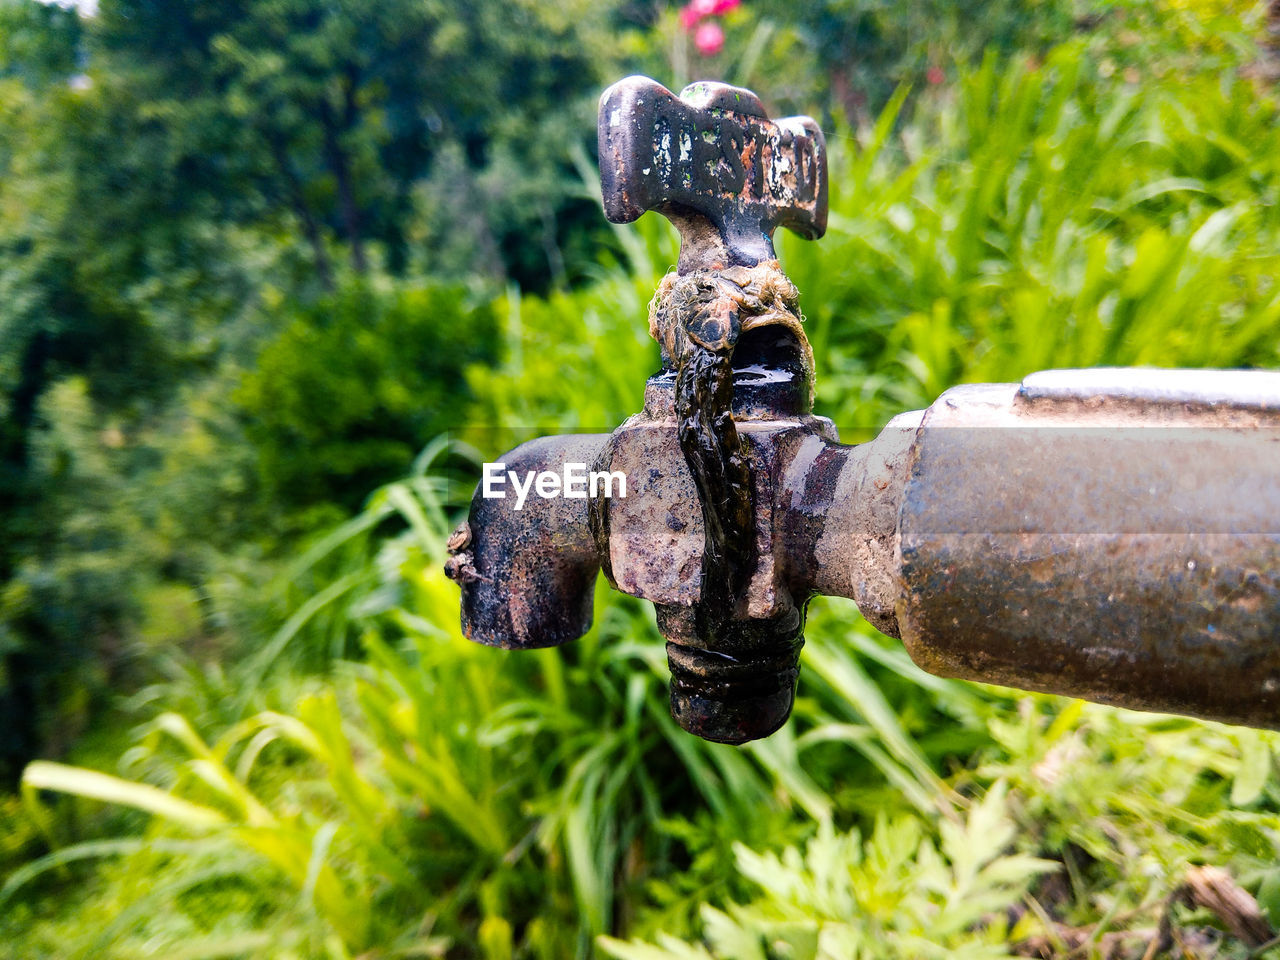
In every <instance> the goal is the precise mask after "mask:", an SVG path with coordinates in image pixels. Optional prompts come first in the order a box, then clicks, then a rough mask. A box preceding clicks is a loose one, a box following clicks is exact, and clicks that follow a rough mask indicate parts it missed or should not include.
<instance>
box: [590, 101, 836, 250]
mask: <svg viewBox="0 0 1280 960" xmlns="http://www.w3.org/2000/svg"><path fill="white" fill-rule="evenodd" d="M598 132H599V150H600V186H601V192H602V193H603V196H604V211H605V216H607V217H608V218H609V219H610V220H611V221H613V222H614V223H630V222H631V221H633V220H635V219H637V218H638V217H640V215H641V214H643V213H644V212H645V211H647V210H657V211H658V212H659V213H661V214H662V215H663V216H665V217H666V218H667V219H668V220H670V221H671V222H672V223H674V224H675V225H676V227H677V229H679V231H680V236H681V246H680V263H679V272H680V273H682V274H683V273H688V272H689V271H690V270H694V269H698V268H710V269H724V268H725V267H729V266H734V265H739V266H748V267H750V266H755V265H756V264H758V263H760V262H762V261H765V260H773V259H774V258H775V254H774V250H773V231H774V230H775V229H777V228H778V227H780V226H781V227H787V228H788V229H790V230H793V231H794V232H796V233H798V234H799V235H800V236H802V237H805V238H806V239H808V240H816V239H817V238H818V237H821V236H822V234H823V233H824V232H826V229H827V148H826V141H825V140H824V139H823V136H822V131H821V130H820V129H819V128H818V125H817V123H815V122H814V121H813V120H812V119H811V118H809V117H786V118H784V119H782V120H770V119H769V117H768V116H767V115H766V113H765V109H764V105H763V104H762V103H761V102H760V98H759V97H757V96H756V95H755V94H754V93H752V92H751V91H750V90H744V89H742V88H741V87H731V86H729V85H728V84H723V83H710V82H705V81H702V82H698V83H694V84H690V85H689V86H687V87H685V89H684V90H683V91H681V93H680V96H679V97H677V96H676V95H675V94H673V93H672V92H671V91H670V90H668V89H667V88H666V87H664V86H662V84H660V83H658V82H656V81H654V80H650V79H649V78H648V77H628V78H626V79H625V80H619V81H618V82H617V83H615V84H614V85H613V86H611V87H610V88H609V89H608V90H606V91H605V92H604V95H603V96H602V97H601V98H600V119H599V126H598Z"/></svg>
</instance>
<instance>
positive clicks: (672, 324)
mask: <svg viewBox="0 0 1280 960" xmlns="http://www.w3.org/2000/svg"><path fill="white" fill-rule="evenodd" d="M600 157H601V167H602V169H601V180H602V185H603V192H604V200H605V209H606V212H607V214H608V216H609V218H610V219H612V220H615V221H618V222H625V221H629V220H634V219H635V218H636V217H638V216H640V214H641V213H643V212H644V211H645V210H648V209H653V210H657V211H659V212H660V213H662V214H663V215H664V216H667V217H669V218H671V219H672V220H673V221H674V222H675V223H676V224H677V226H678V227H679V229H680V231H681V234H682V240H683V246H682V251H681V259H680V265H679V271H678V272H677V273H675V274H671V275H669V276H667V277H666V278H664V279H663V281H662V283H661V285H660V286H659V289H658V293H657V295H656V296H655V298H654V302H653V304H652V305H651V308H650V317H649V326H650V332H651V333H652V334H653V336H654V338H655V339H656V340H657V341H658V342H659V344H661V346H662V353H663V363H664V369H663V370H662V371H660V372H659V373H658V374H656V375H654V376H653V377H652V378H650V380H649V382H648V384H647V386H646V390H645V403H644V408H643V410H642V411H641V412H640V413H638V414H637V415H635V416H634V417H632V418H630V419H629V420H627V421H626V423H624V424H622V425H621V426H620V427H619V428H618V429H617V430H615V431H614V432H613V433H612V434H610V435H604V434H594V435H584V436H575V437H549V438H544V439H542V440H538V441H534V442H532V443H529V444H525V445H523V446H521V447H519V448H517V449H516V450H514V451H512V452H511V453H509V454H507V455H506V456H505V457H504V458H503V460H504V462H505V463H506V465H507V466H508V468H510V469H517V470H548V471H553V472H559V471H560V470H561V469H562V468H563V466H564V465H565V464H566V463H570V462H573V463H585V464H589V465H591V467H592V468H594V469H599V470H605V471H617V472H621V473H623V474H625V475H626V477H627V482H628V495H627V496H626V497H625V498H605V497H603V496H599V497H589V498H584V499H563V498H557V499H538V498H531V499H529V500H528V501H527V502H526V503H525V505H524V508H523V509H517V506H516V504H515V501H514V500H513V499H511V498H507V499H486V498H484V497H483V496H481V491H480V490H477V493H476V497H475V498H474V500H473V502H472V507H471V512H470V515H469V517H468V520H467V521H466V522H465V523H463V524H462V525H461V526H460V527H459V528H458V530H457V531H456V532H455V533H454V535H453V536H452V537H451V538H450V541H449V549H450V552H451V554H452V556H451V557H450V560H449V562H448V565H447V568H446V569H447V571H448V573H449V575H450V576H451V577H453V579H455V580H456V581H457V582H458V584H459V585H460V587H461V588H462V620H463V628H464V631H465V632H466V634H467V636H469V637H471V638H472V639H474V640H477V641H479V642H481V643H487V644H491V645H495V646H502V647H510V648H527V647H541V646H550V645H554V644H559V643H564V642H567V641H569V640H572V639H574V638H576V637H578V636H580V635H582V634H583V633H585V632H586V630H587V629H588V628H589V627H590V623H591V596H592V587H593V584H594V581H595V577H596V574H597V572H599V571H603V572H604V574H605V576H606V577H607V578H608V579H609V581H610V582H611V583H612V584H613V585H614V586H615V587H616V588H617V589H619V590H621V591H623V592H625V593H628V594H631V595H633V596H636V597H641V598H643V599H646V600H649V601H651V602H653V604H654V606H655V610H656V613H657V621H658V626H659V629H660V630H661V631H662V633H663V635H664V636H665V637H666V639H667V641H668V642H667V653H668V660H669V663H670V666H671V676H672V680H671V705H672V713H673V715H674V716H675V717H676V719H677V720H678V721H679V723H680V724H681V725H682V726H683V727H684V728H685V729H686V730H689V731H691V732H694V733H696V734H698V735H700V736H703V737H705V738H707V739H712V740H719V741H724V742H729V743H742V742H745V741H747V740H751V739H755V738H757V737H762V736H767V735H768V734H769V733H771V732H772V731H774V730H776V729H777V728H778V727H779V726H780V725H781V724H782V723H784V722H785V721H786V718H787V716H788V715H789V713H790V710H791V706H792V702H793V699H794V694H795V684H796V679H797V676H798V672H799V662H800V651H801V647H802V645H803V630H804V617H805V608H806V605H807V603H808V602H809V600H810V599H811V598H812V597H814V596H817V595H827V596H842V597H849V598H851V599H853V600H855V601H856V602H857V604H858V608H859V610H860V611H861V612H862V613H863V615H864V616H865V617H866V618H867V620H868V621H869V622H870V623H871V624H873V625H874V626H875V627H876V628H877V629H879V630H881V631H883V632H884V633H886V634H888V635H890V636H894V637H900V638H901V639H902V640H903V642H904V643H905V644H906V647H907V649H908V651H909V652H910V654H911V656H912V657H913V658H914V659H915V660H916V662H917V663H919V664H920V665H921V666H922V667H924V668H925V669H927V670H930V671H932V672H934V673H938V674H941V675H944V676H956V677H965V678H969V679H973V680H979V681H985V682H989V683H1000V684H1006V685H1009V686H1014V687H1019V688H1023V689H1031V690H1042V691H1048V692H1052V693H1062V694H1067V695H1071V696H1078V697H1086V698H1088V699H1092V700H1098V701H1101V702H1104V703H1112V704H1117V705H1121V706H1127V707H1134V708H1138V709H1148V710H1160V711H1169V712H1177V713H1185V714H1190V715H1193V716H1200V717H1207V718H1211V719H1218V720H1226V721H1230V722H1236V723H1247V724H1252V725H1256V726H1264V727H1276V728H1280V374H1273V373H1265V372H1257V371H1153V370H1057V371H1045V372H1042V373H1037V374H1033V375H1031V376H1029V377H1028V378H1027V379H1026V380H1024V381H1023V382H1022V383H1021V384H987V385H972V386H965V387H957V388H955V389H953V390H950V391H948V392H947V393H945V394H943V395H942V396H941V397H940V398H939V399H938V400H937V402H935V403H934V404H933V405H932V406H931V407H929V409H928V410H924V411H917V412H914V413H909V414H903V415H902V416H900V417H896V418H895V419H894V420H892V421H891V422H890V423H889V424H888V425H887V426H886V427H885V429H884V430H883V431H882V432H881V434H880V435H879V436H878V437H877V438H876V439H875V440H873V441H871V442H869V443H865V444H861V445H859V446H844V445H842V444H840V443H839V442H838V441H837V437H836V432H835V429H834V427H833V426H832V425H831V423H830V422H829V421H826V420H824V419H823V418H820V417H815V416H813V415H812V412H811V411H812V402H813V356H812V351H811V350H810V347H809V344H808V341H807V340H806V338H805V336H804V330H803V327H802V325H801V317H800V312H799V306H798V300H797V297H798V294H797V292H796V290H795V287H794V286H793V285H792V284H791V282H790V281H789V280H788V279H787V278H786V276H785V275H784V274H783V273H782V271H781V267H780V266H779V264H778V263H777V261H776V260H775V259H774V258H773V248H772V243H771V236H772V232H773V230H774V229H775V228H776V227H777V226H780V225H781V226H788V227H791V228H792V229H795V230H797V231H798V232H800V233H801V234H802V235H805V236H810V237H816V236H819V235H821V233H822V231H823V229H824V227H825V223H826V166H825V152H824V148H823V142H822V136H821V133H820V132H819V131H818V130H817V128H816V126H814V125H813V123H812V121H808V120H805V119H804V118H799V119H794V118H793V119H791V120H784V121H770V120H768V118H767V117H766V116H765V113H764V110H763V108H762V107H761V106H760V103H759V101H758V100H757V99H756V98H755V97H754V96H753V95H751V94H750V93H749V92H747V91H743V90H738V89H736V88H732V87H726V86H723V85H716V84H701V85H695V86H694V87H691V88H688V89H686V90H685V91H684V93H683V94H682V95H681V97H679V98H677V97H675V96H674V95H673V94H671V93H670V92H669V91H667V90H665V89H664V88H662V87H661V86H660V85H658V84H656V83H654V82H653V81H651V80H645V79H644V78H630V79H628V80H624V81H621V82H620V83H619V84H616V85H615V86H614V87H611V88H610V89H609V91H607V92H606V93H605V95H604V97H603V98H602V102H601V116H600ZM638 319H639V318H637V320H638Z"/></svg>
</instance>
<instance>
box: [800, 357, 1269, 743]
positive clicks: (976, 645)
mask: <svg viewBox="0 0 1280 960" xmlns="http://www.w3.org/2000/svg"><path fill="white" fill-rule="evenodd" d="M821 452H822V451H820V452H819V454H818V455H821ZM827 455H828V456H835V457H838V458H841V459H842V463H841V464H840V466H839V469H838V470H834V471H832V476H831V477H830V479H828V480H827V481H826V483H827V484H829V486H830V498H829V499H827V498H826V497H825V496H824V495H822V493H821V490H820V489H819V490H818V492H817V493H815V494H814V495H812V496H809V497H807V498H806V496H805V491H806V490H807V489H809V488H810V487H812V486H815V480H814V475H815V474H820V473H821V469H820V467H817V466H814V467H810V468H808V469H805V467H804V465H803V464H793V471H792V476H791V479H790V481H789V486H790V489H791V492H792V495H793V496H794V497H795V501H796V503H797V504H798V505H799V506H800V507H801V508H802V510H804V511H807V512H808V513H810V514H813V515H821V516H822V518H823V523H822V529H821V531H820V532H819V533H818V535H817V536H816V538H811V537H809V536H806V535H805V534H804V533H803V532H800V536H799V537H798V542H796V543H795V544H794V545H793V547H792V548H791V552H792V553H794V555H796V556H798V557H802V556H806V555H807V556H809V557H810V558H811V563H812V569H811V571H810V572H809V574H808V575H807V579H808V582H809V583H810V584H811V586H812V588H813V590H814V591H815V592H821V593H828V594H836V595H841V596H847V597H851V598H853V599H854V600H856V602H857V603H858V605H859V608H860V609H861V610H862V611H863V612H864V614H866V615H867V617H868V619H869V620H871V622H872V623H874V624H875V625H876V626H877V627H879V629H881V630H882V631H884V632H886V633H888V634H890V635H893V636H898V637H901V639H902V640H903V642H904V643H905V645H906V648H907V650H908V652H909V653H910V655H911V657H912V658H913V659H914V660H915V661H916V663H918V664H919V665H920V666H921V667H923V668H924V669H926V670H928V671H929V672H931V673H935V674H939V675H942V676H949V677H962V678H965V679H969V680H978V681H982V682H986V683H996V684H1001V685H1005V686H1011V687H1017V688H1020V689H1027V690H1038V691H1043V692H1047V693H1056V694H1065V695H1067V696H1073V697H1082V698H1085V699H1089V700H1096V701H1099V702H1102V703H1108V704H1113V705H1116V706H1123V707H1130V708H1134V709H1139V710H1153V711H1160V712H1170V713H1180V714H1187V715H1191V716H1197V717H1201V718H1205V719H1212V720H1221V721H1226V722H1230V723H1242V724H1249V725H1252V726H1260V727H1272V728H1280V375H1278V374H1273V373H1266V372H1255V371H1149V370H1090V371H1049V372H1045V373H1040V374H1035V375H1032V376H1030V377H1028V378H1027V379H1026V380H1024V381H1023V382H1022V383H1021V384H988V385H981V386H965V387H957V388H954V389H952V390H949V391H947V392H946V393H944V394H943V395H942V396H941V397H940V398H939V399H938V401H937V402H936V403H934V404H933V405H932V406H931V407H930V408H929V409H928V410H927V411H924V412H923V414H922V415H912V416H909V417H907V418H900V419H899V420H898V421H895V422H894V423H892V424H890V425H889V427H887V428H886V430H885V431H884V432H883V433H882V434H881V435H880V437H878V438H877V439H876V440H875V441H873V442H871V443H869V444H865V445H863V446H861V447H854V448H839V450H837V451H828V452H827ZM814 463H815V464H817V460H816V459H815V461H814ZM829 469H830V468H829ZM821 486H822V482H821V479H820V478H819V482H818V483H817V484H816V487H818V488H821ZM797 491H798V493H797ZM824 501H825V502H824Z"/></svg>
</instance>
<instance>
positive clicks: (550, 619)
mask: <svg viewBox="0 0 1280 960" xmlns="http://www.w3.org/2000/svg"><path fill="white" fill-rule="evenodd" d="M608 439H609V437H608V435H607V434H602V433H601V434H582V435H579V436H568V437H543V438H540V439H538V440H533V441H530V442H529V443H526V444H523V445H522V446H519V447H517V448H516V449H515V450H512V451H511V452H510V453H508V454H506V455H505V456H504V457H503V458H502V462H503V464H505V466H506V468H507V469H509V470H513V471H518V472H521V473H527V472H528V471H534V472H539V471H557V472H559V471H561V470H562V469H563V466H564V464H566V463H592V462H594V461H595V460H596V458H597V457H598V456H599V454H600V449H601V447H603V446H604V443H605V441H606V440H608ZM587 502H588V501H587V499H578V498H568V497H555V498H552V499H544V498H542V497H538V496H531V497H528V498H527V499H526V500H525V501H524V503H523V504H522V505H521V506H520V507H519V509H517V503H518V501H517V500H516V498H515V497H512V496H507V497H504V498H502V499H497V498H486V497H484V496H483V495H482V492H481V490H479V489H477V490H476V494H475V497H474V498H473V499H472V501H471V512H470V514H469V516H468V519H467V520H466V521H465V522H464V523H463V524H462V526H460V527H459V528H458V530H457V531H455V533H454V535H453V536H452V537H451V538H450V544H449V549H450V553H451V554H452V556H451V557H450V558H449V561H448V563H447V564H446V565H445V572H446V573H447V574H448V575H449V577H450V578H451V579H453V580H454V581H456V582H457V583H458V585H459V586H460V587H461V588H462V631H463V633H464V634H466V636H467V637H469V638H470V639H472V640H475V641H476V642H477V643H483V644H486V645H488V646H491V647H506V648H509V649H527V648H532V647H552V646H556V645H558V644H561V643H565V642H567V641H569V640H576V639H577V638H578V637H580V636H582V635H583V634H584V633H586V632H587V630H588V629H590V627H591V607H592V603H591V599H592V597H591V595H592V591H593V589H594V586H595V581H596V574H597V572H598V571H599V569H600V560H599V557H598V555H597V553H596V549H595V542H594V541H593V540H592V538H591V526H590V522H589V520H588V518H587Z"/></svg>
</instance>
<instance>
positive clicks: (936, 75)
mask: <svg viewBox="0 0 1280 960" xmlns="http://www.w3.org/2000/svg"><path fill="white" fill-rule="evenodd" d="M924 78H925V79H926V80H928V81H929V82H930V83H932V84H933V85H934V86H935V87H936V86H937V85H938V84H940V83H942V82H944V81H945V80H946V79H947V75H946V74H945V73H943V72H942V68H941V67H930V68H929V69H928V70H926V71H925V72H924Z"/></svg>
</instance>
